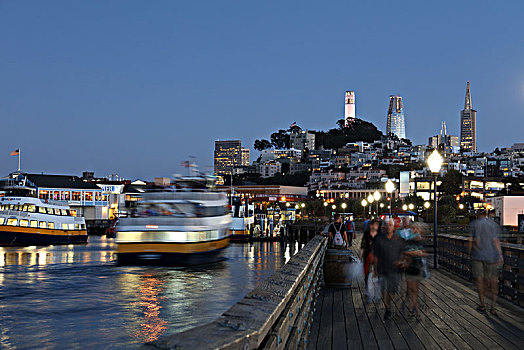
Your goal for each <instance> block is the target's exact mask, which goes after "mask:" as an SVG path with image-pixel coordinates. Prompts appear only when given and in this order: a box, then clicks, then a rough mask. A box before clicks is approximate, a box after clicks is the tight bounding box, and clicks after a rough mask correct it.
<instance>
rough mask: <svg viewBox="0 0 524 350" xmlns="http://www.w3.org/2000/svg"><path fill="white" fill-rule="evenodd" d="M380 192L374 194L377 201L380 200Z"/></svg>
mask: <svg viewBox="0 0 524 350" xmlns="http://www.w3.org/2000/svg"><path fill="white" fill-rule="evenodd" d="M380 197H381V195H380V192H379V191H375V193H373V198H374V199H375V201H378V200H380Z"/></svg>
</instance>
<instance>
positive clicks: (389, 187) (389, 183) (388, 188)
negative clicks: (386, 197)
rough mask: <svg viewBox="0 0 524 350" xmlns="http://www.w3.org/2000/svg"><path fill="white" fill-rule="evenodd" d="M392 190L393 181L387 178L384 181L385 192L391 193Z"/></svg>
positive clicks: (393, 189) (393, 187)
mask: <svg viewBox="0 0 524 350" xmlns="http://www.w3.org/2000/svg"><path fill="white" fill-rule="evenodd" d="M393 191H395V184H394V183H393V181H391V180H388V181H387V182H386V192H387V193H393Z"/></svg>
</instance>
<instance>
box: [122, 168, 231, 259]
mask: <svg viewBox="0 0 524 350" xmlns="http://www.w3.org/2000/svg"><path fill="white" fill-rule="evenodd" d="M213 186H214V180H213V178H212V177H209V178H202V177H189V178H181V179H177V180H175V185H174V186H173V188H165V189H162V190H156V191H149V192H146V193H144V194H142V195H141V200H140V201H139V202H138V203H139V204H138V206H137V211H136V212H135V213H133V214H132V215H131V216H130V217H125V218H120V220H119V222H118V225H117V227H116V238H115V241H116V243H117V257H118V263H119V264H123V265H176V266H187V265H196V264H203V263H210V262H215V261H218V260H220V259H222V257H221V254H222V252H223V250H224V249H225V248H226V247H227V246H228V245H229V227H230V225H231V214H230V213H229V208H228V205H227V198H226V196H225V195H224V194H223V193H218V192H214V191H212V189H213Z"/></svg>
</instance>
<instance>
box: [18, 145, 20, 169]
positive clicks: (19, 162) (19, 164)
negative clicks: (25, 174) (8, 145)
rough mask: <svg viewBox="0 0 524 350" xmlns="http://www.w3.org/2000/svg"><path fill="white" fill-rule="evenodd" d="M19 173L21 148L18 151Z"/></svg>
mask: <svg viewBox="0 0 524 350" xmlns="http://www.w3.org/2000/svg"><path fill="white" fill-rule="evenodd" d="M18 171H20V148H19V149H18Z"/></svg>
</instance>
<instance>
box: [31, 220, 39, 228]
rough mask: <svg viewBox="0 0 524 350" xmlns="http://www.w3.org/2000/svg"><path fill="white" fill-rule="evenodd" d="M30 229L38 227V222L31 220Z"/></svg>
mask: <svg viewBox="0 0 524 350" xmlns="http://www.w3.org/2000/svg"><path fill="white" fill-rule="evenodd" d="M30 226H31V227H38V221H36V220H31V224H30Z"/></svg>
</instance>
